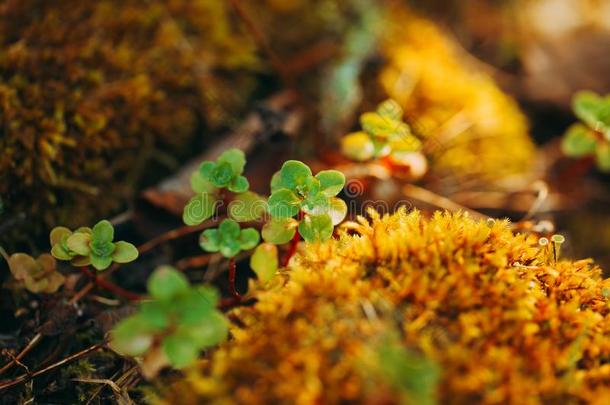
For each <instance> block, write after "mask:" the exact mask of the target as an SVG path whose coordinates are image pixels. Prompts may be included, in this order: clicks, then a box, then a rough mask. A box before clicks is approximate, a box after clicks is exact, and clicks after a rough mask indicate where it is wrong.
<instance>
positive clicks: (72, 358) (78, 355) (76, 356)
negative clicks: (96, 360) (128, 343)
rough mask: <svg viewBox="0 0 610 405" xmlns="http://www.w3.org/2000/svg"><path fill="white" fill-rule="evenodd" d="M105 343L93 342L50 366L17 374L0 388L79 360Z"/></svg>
mask: <svg viewBox="0 0 610 405" xmlns="http://www.w3.org/2000/svg"><path fill="white" fill-rule="evenodd" d="M105 345H106V344H105V343H98V344H95V345H93V346H90V347H88V348H86V349H84V350H81V351H80V352H78V353H74V354H72V355H70V356H68V357H66V358H65V359H63V360H60V361H58V362H56V363H54V364H51V365H50V366H47V367H44V368H43V369H40V370H36V371H34V372H33V373H30V374H22V375H20V376H18V377H17V378H15V379H13V380H10V381H3V382H0V390H3V389H7V388H10V387H14V386H15V385H19V384H21V383H22V382H25V381H28V380H30V379H32V378H36V377H38V376H40V375H42V374H44V373H47V372H49V371H52V370H54V369H56V368H58V367H61V366H63V365H65V364H68V363H70V362H72V361H75V360H79V359H81V358H83V357H85V356H87V355H89V354H90V353H93V352H95V351H97V350H99V349H101V348H103V347H105Z"/></svg>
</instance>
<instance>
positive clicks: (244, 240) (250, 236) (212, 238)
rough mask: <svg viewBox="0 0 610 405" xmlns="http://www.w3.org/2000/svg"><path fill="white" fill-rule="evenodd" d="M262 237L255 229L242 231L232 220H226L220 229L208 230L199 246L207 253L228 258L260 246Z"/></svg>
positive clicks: (203, 234)
mask: <svg viewBox="0 0 610 405" xmlns="http://www.w3.org/2000/svg"><path fill="white" fill-rule="evenodd" d="M259 240H260V236H259V234H258V231H257V230H256V229H254V228H246V229H241V228H240V226H239V224H238V223H237V222H235V221H234V220H232V219H225V220H224V221H222V222H221V223H220V226H218V229H206V230H205V231H203V232H202V233H201V237H200V238H199V245H200V246H201V248H202V249H203V250H205V251H207V252H220V254H222V255H223V256H224V257H226V258H232V257H235V256H237V254H238V253H239V252H241V251H242V250H250V249H252V248H254V247H255V246H256V245H258V242H259Z"/></svg>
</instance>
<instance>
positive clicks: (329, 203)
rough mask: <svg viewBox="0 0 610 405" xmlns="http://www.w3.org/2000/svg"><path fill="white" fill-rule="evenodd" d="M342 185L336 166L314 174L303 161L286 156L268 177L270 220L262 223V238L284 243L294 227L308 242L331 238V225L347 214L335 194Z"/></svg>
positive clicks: (332, 227)
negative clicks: (277, 168)
mask: <svg viewBox="0 0 610 405" xmlns="http://www.w3.org/2000/svg"><path fill="white" fill-rule="evenodd" d="M344 185H345V176H344V175H343V173H341V172H339V171H337V170H323V171H321V172H319V173H318V174H316V175H315V176H313V175H312V172H311V169H310V168H309V167H308V166H307V165H306V164H304V163H302V162H299V161H297V160H288V161H287V162H285V163H284V165H283V166H282V168H281V170H280V171H279V172H277V173H276V174H275V175H274V176H273V178H272V179H271V196H270V197H269V202H268V205H269V214H271V220H270V221H269V222H267V223H266V224H265V226H264V227H263V231H262V235H263V239H264V240H265V241H266V242H269V243H274V244H283V243H286V242H288V241H290V240H291V239H292V238H293V237H294V236H295V234H296V232H297V230H298V232H299V234H300V235H301V236H302V237H303V239H304V240H306V241H307V242H317V241H325V240H328V239H330V237H331V236H332V234H333V230H334V226H335V225H337V224H339V223H340V222H341V221H343V219H344V218H345V216H346V215H347V205H346V204H345V202H344V201H343V200H342V199H340V198H337V197H336V195H337V194H339V192H340V191H341V190H342V189H343V186H344ZM295 217H296V219H295Z"/></svg>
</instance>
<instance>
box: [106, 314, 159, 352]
mask: <svg viewBox="0 0 610 405" xmlns="http://www.w3.org/2000/svg"><path fill="white" fill-rule="evenodd" d="M149 329H150V328H149V325H148V323H147V322H146V320H144V319H142V317H140V316H138V315H134V316H131V317H129V318H126V319H124V320H122V321H121V322H119V323H118V324H117V325H116V326H115V327H114V329H113V330H112V332H111V333H110V347H111V348H112V350H114V351H116V352H118V353H121V354H124V355H127V356H140V355H142V354H144V353H145V352H146V351H147V350H148V349H149V348H150V346H151V345H152V342H153V337H152V335H151V333H150V330H149Z"/></svg>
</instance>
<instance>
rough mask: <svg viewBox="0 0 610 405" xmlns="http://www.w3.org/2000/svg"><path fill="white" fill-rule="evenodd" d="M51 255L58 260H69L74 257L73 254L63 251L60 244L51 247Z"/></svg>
mask: <svg viewBox="0 0 610 405" xmlns="http://www.w3.org/2000/svg"><path fill="white" fill-rule="evenodd" d="M51 254H52V255H53V257H54V258H56V259H59V260H71V259H72V258H73V257H74V255H73V254H71V253H70V252H68V251H67V250H66V249H64V247H63V246H62V244H61V243H58V244H56V245H53V247H52V248H51Z"/></svg>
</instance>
